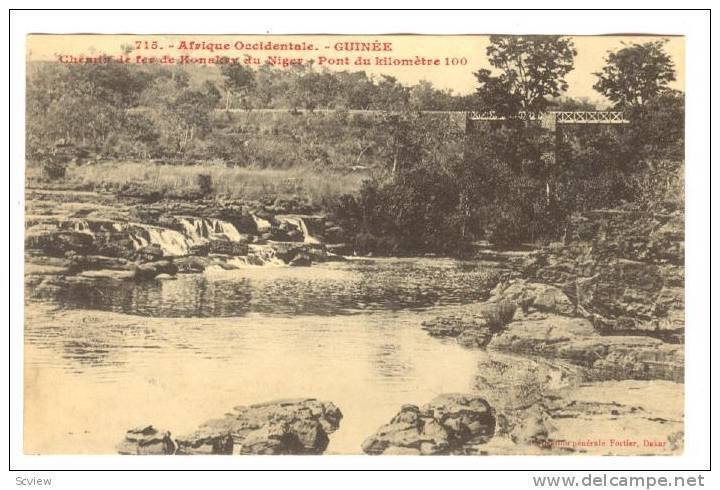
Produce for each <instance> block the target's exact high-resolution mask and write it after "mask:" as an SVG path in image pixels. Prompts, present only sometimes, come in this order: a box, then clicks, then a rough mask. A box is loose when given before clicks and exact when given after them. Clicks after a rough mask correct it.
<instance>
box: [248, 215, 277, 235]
mask: <svg viewBox="0 0 720 490" xmlns="http://www.w3.org/2000/svg"><path fill="white" fill-rule="evenodd" d="M250 216H252V219H253V220H254V221H255V226H257V229H258V232H260V233H265V232H266V231H270V229H271V228H272V223H270V222H269V221H268V220H266V219H263V218H260V217H258V216H256V215H254V214H251V215H250Z"/></svg>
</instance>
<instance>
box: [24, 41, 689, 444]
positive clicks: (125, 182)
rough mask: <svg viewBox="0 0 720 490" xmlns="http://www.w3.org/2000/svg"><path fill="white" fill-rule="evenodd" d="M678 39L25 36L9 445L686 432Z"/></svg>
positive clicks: (637, 437)
mask: <svg viewBox="0 0 720 490" xmlns="http://www.w3.org/2000/svg"><path fill="white" fill-rule="evenodd" d="M684 49H685V42H684V38H683V37H682V36H658V35H621V36H619V35H594V36H575V35H563V34H562V33H558V34H557V35H533V34H528V35H517V34H513V35H500V34H497V35H472V36H458V35H453V36H432V35H382V36H371V35H346V36H341V35H336V36H332V35H322V36H320V35H293V36H276V35H264V36H257V35H243V34H237V35H222V36H218V35H213V36H208V35H187V34H177V35H152V36H151V35H99V34H98V35H93V34H85V35H72V34H63V35H50V34H31V35H29V36H28V37H27V38H26V54H27V60H26V99H25V107H26V109H25V120H26V133H25V134H26V140H25V141H26V148H25V153H26V161H25V216H24V220H25V251H24V261H25V264H24V278H25V320H24V400H23V401H24V409H23V412H24V426H23V430H24V431H23V434H24V435H23V439H24V440H23V451H24V453H25V454H29V455H35V454H37V455H49V454H63V455H77V454H94V455H99V454H103V455H108V454H115V455H127V456H131V455H228V454H233V455H333V454H350V455H368V456H369V455H373V456H390V455H448V456H453V455H483V456H495V455H568V456H584V455H624V456H628V455H630V456H640V455H653V456H669V455H679V454H682V453H683V450H684V443H685V438H684V423H685V419H684V386H685V385H684V381H685V379H684V368H685V348H684V339H685V306H684V296H685V276H684V261H685V246H684V243H685V236H684V223H685V213H684V200H685V192H684V171H685V157H684V145H685V131H684V119H685V90H684V64H685V58H684V56H685V53H684Z"/></svg>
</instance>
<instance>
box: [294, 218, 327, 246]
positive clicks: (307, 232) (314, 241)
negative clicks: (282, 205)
mask: <svg viewBox="0 0 720 490" xmlns="http://www.w3.org/2000/svg"><path fill="white" fill-rule="evenodd" d="M298 221H299V222H300V231H301V232H302V234H303V237H304V240H303V242H305V243H311V244H314V245H318V244H320V243H321V242H320V240H318V239H317V238H315V237H314V236H312V235H311V234H310V230H308V227H307V224H305V220H304V219H302V218H298Z"/></svg>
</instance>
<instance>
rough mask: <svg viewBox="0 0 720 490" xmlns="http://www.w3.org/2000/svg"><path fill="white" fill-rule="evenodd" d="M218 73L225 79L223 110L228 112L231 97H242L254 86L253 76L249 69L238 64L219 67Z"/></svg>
mask: <svg viewBox="0 0 720 490" xmlns="http://www.w3.org/2000/svg"><path fill="white" fill-rule="evenodd" d="M220 72H221V73H222V75H223V77H224V78H225V90H226V91H227V93H226V98H225V110H228V109H230V99H231V98H232V96H233V95H235V94H237V95H240V96H243V95H245V94H246V93H247V92H248V91H249V90H250V89H252V88H253V87H254V86H255V74H254V73H253V71H252V69H251V68H248V67H246V66H243V65H241V64H239V63H230V64H226V65H221V66H220Z"/></svg>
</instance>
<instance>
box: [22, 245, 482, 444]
mask: <svg viewBox="0 0 720 490" xmlns="http://www.w3.org/2000/svg"><path fill="white" fill-rule="evenodd" d="M491 276H492V274H491V272H490V271H488V270H487V269H486V268H484V266H482V265H480V264H478V263H472V262H463V261H455V260H450V259H440V258H436V259H430V258H423V259H354V260H349V261H347V262H339V263H324V264H316V265H313V266H312V267H287V266H285V267H282V266H264V267H254V266H248V267H245V268H242V269H239V270H231V271H228V270H221V269H214V268H209V269H208V270H206V271H205V272H204V273H202V274H185V275H179V276H178V277H177V279H164V280H160V279H158V280H154V281H149V282H144V283H136V282H121V281H105V280H87V281H78V282H70V283H68V284H67V287H63V288H58V289H55V290H52V291H51V292H49V293H48V292H42V291H35V292H30V294H29V299H28V302H27V303H26V309H27V312H26V325H25V366H26V367H25V369H26V372H25V376H26V393H25V398H26V403H25V452H26V453H29V454H36V453H40V454H53V453H57V454H78V453H87V454H112V453H115V445H116V444H117V443H118V442H119V441H120V439H121V438H122V436H123V434H124V432H125V431H126V430H127V429H129V428H132V427H136V426H144V425H148V424H153V425H155V426H156V427H158V428H161V429H169V430H171V431H173V433H175V434H181V433H184V432H187V431H191V430H193V429H194V428H196V427H197V426H198V425H199V424H200V423H202V422H203V421H205V420H208V419H211V418H215V417H218V416H221V415H222V414H223V413H225V412H226V411H228V410H230V409H231V408H232V407H233V406H236V405H246V404H252V403H258V402H263V401H268V400H273V399H282V398H292V397H308V396H309V397H316V398H319V399H323V400H328V401H332V402H333V403H335V404H336V405H337V406H338V407H340V409H341V410H342V412H343V414H344V418H343V420H342V422H341V424H340V429H339V430H338V431H336V432H335V433H333V434H332V435H331V440H330V445H329V447H328V449H327V451H326V453H331V454H332V453H336V454H338V453H339V454H359V453H361V450H360V445H361V444H362V442H363V440H364V439H365V438H366V437H367V436H368V435H369V434H371V433H373V432H374V431H375V430H376V429H377V428H378V427H379V426H381V425H382V424H384V423H386V422H387V421H388V420H389V419H390V418H391V417H392V416H393V415H394V414H395V413H397V411H398V409H399V407H400V406H401V405H403V404H406V403H414V404H423V403H426V402H428V401H430V400H431V399H432V398H433V397H435V396H436V395H438V394H440V393H447V392H455V391H459V392H467V391H470V390H472V387H473V381H474V379H475V376H476V375H477V370H478V363H479V361H480V359H481V358H482V356H485V355H486V354H485V353H484V352H483V351H480V350H468V349H464V348H462V347H460V346H459V345H458V344H457V343H456V342H455V341H454V340H453V339H449V340H439V339H436V338H432V337H430V336H428V335H427V334H426V333H425V332H424V331H423V330H422V329H421V328H420V322H421V321H422V319H423V318H426V317H427V314H428V310H429V309H438V308H443V307H445V306H450V305H457V304H462V303H465V302H472V301H477V300H480V299H483V297H485V296H486V295H487V292H488V289H489V288H490V287H491V286H492V280H491V279H490V277H491Z"/></svg>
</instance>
